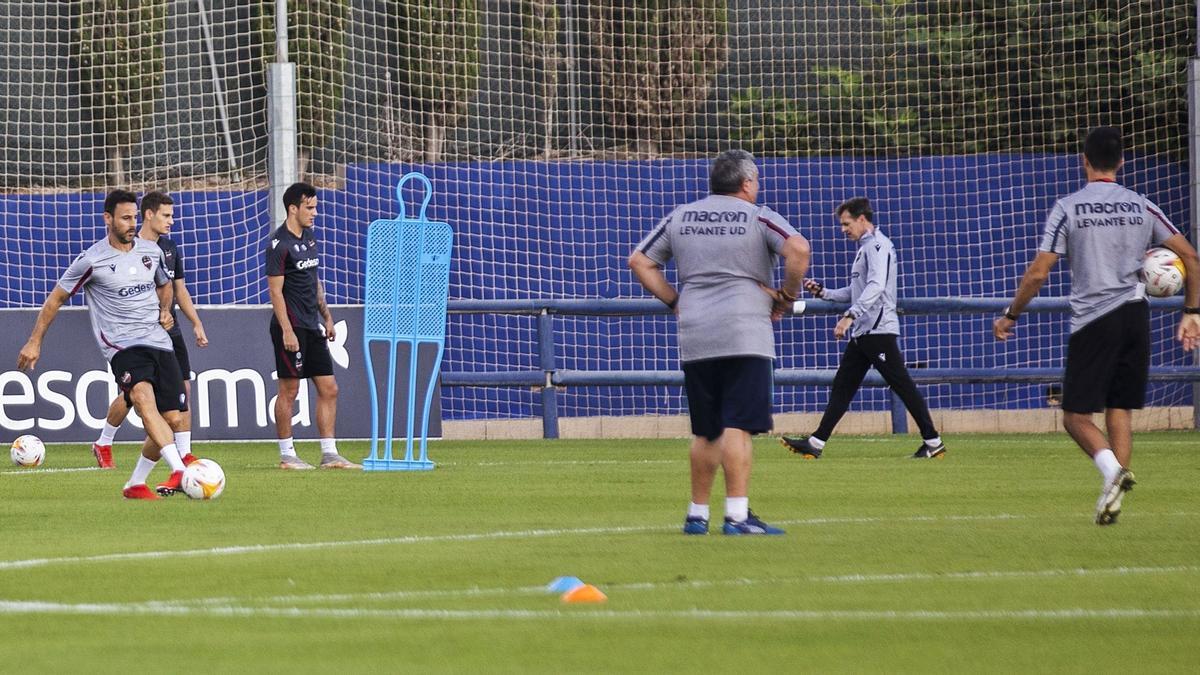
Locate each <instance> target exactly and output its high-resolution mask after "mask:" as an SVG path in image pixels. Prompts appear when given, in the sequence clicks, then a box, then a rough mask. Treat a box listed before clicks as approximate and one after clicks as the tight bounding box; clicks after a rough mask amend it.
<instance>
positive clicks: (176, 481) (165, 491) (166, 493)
mask: <svg viewBox="0 0 1200 675" xmlns="http://www.w3.org/2000/svg"><path fill="white" fill-rule="evenodd" d="M181 483H183V472H182V471H172V472H171V475H170V476H168V477H167V480H165V481H163V482H162V483H159V484H158V487H156V488H154V491H155V492H157V493H158V494H160V495H162V496H163V497H170V496H171V495H173V494H175V493H176V492H179V491H180V490H181V489H183V488H181V487H179V485H180V484H181Z"/></svg>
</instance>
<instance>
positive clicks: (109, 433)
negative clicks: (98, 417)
mask: <svg viewBox="0 0 1200 675" xmlns="http://www.w3.org/2000/svg"><path fill="white" fill-rule="evenodd" d="M117 429H120V427H119V426H115V427H114V426H113V425H111V424H109V423H108V422H107V421H105V422H104V428H103V429H101V430H100V438H98V439H97V440H96V445H112V442H113V437H114V436H116V435H117Z"/></svg>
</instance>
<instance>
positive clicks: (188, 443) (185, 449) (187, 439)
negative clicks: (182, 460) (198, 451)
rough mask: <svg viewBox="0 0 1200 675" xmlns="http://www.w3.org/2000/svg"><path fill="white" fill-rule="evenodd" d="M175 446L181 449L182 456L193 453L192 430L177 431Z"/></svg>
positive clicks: (180, 454)
mask: <svg viewBox="0 0 1200 675" xmlns="http://www.w3.org/2000/svg"><path fill="white" fill-rule="evenodd" d="M175 447H176V448H178V449H179V456H180V457H183V456H184V455H190V454H192V432H190V431H176V432H175Z"/></svg>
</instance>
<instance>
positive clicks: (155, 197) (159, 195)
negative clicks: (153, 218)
mask: <svg viewBox="0 0 1200 675" xmlns="http://www.w3.org/2000/svg"><path fill="white" fill-rule="evenodd" d="M174 203H175V200H173V199H171V195H169V194H167V193H165V192H159V191H158V190H155V191H154V192H147V193H146V194H145V195H144V196H143V197H142V206H141V211H142V213H143V214H144V213H146V212H147V211H151V212H154V213H157V212H158V209H159V207H161V206H163V205H164V204H174Z"/></svg>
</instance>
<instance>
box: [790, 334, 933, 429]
mask: <svg viewBox="0 0 1200 675" xmlns="http://www.w3.org/2000/svg"><path fill="white" fill-rule="evenodd" d="M896 339H897V336H895V335H870V334H867V335H863V336H861V337H857V338H852V339H851V340H850V344H848V345H846V351H845V352H843V353H842V362H841V364H840V365H839V366H838V370H837V375H834V377H833V391H832V392H831V393H830V394H829V405H827V406H825V414H824V415H822V416H821V425H820V426H819V427H817V430H816V431H815V432H813V436H814V437H816V438H818V439H820V440H823V441H827V440H829V437H830V436H831V435H833V428H834V427H836V426H837V423H838V422H839V421H840V420H841V419H842V415H845V414H846V409H847V408H849V407H850V401H853V400H854V395H855V394H857V393H858V387H859V386H860V385H862V381H863V378H864V377H866V376H867V371H868V370H870V368H871V366H875V370H878V371H879V374H880V375H882V376H883V379H884V381H885V382H887V384H888V386H889V387H891V389H892V391H894V392H896V394H897V395H898V396H899V397H900V400H901V401H903V402H904V407H905V408H908V414H910V415H912V416H913V419H914V420H916V422H917V426H918V427H919V428H920V429H921V438H924V439H926V440H928V439H930V438H937V436H938V432H937V429H935V428H934V426H933V419H932V418H930V416H929V407H928V406H926V405H925V398H924V397H922V396H921V392H919V391H917V385H916V383H914V382H913V380H912V377H911V376H909V374H908V368H906V367H905V365H904V356H903V355H902V354H901V353H900V347H899V346H898V345H897V343H896Z"/></svg>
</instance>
